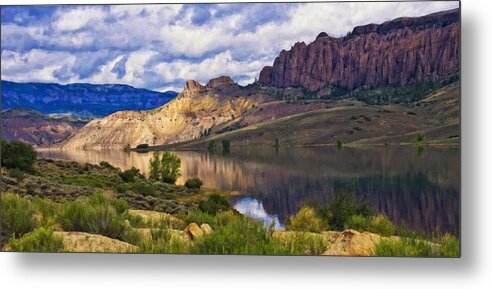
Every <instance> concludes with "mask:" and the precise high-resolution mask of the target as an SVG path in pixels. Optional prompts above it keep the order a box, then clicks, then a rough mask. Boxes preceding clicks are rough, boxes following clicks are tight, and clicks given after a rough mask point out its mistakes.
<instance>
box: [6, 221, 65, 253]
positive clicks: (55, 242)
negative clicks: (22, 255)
mask: <svg viewBox="0 0 492 289" xmlns="http://www.w3.org/2000/svg"><path fill="white" fill-rule="evenodd" d="M9 245H10V248H11V250H12V251H15V252H44V253H53V252H63V251H64V250H65V247H64V245H63V237H61V236H56V235H55V234H54V233H53V230H51V229H46V228H44V227H40V228H38V229H36V230H35V231H33V232H30V233H27V234H25V235H24V236H22V237H20V238H19V239H17V238H13V239H11V240H10V242H9Z"/></svg>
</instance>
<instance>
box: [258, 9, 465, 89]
mask: <svg viewBox="0 0 492 289" xmlns="http://www.w3.org/2000/svg"><path fill="white" fill-rule="evenodd" d="M459 34H460V24H459V10H458V9H456V10H451V11H445V12H441V13H436V14H431V15H428V16H424V17H418V18H400V19H396V20H393V21H389V22H386V23H383V24H381V25H376V24H369V25H365V26H361V27H356V28H354V30H353V32H352V33H351V35H350V36H349V37H346V38H333V37H330V36H328V35H324V34H323V33H321V34H320V35H319V36H318V37H317V39H316V40H315V41H314V42H312V43H310V44H309V45H306V44H305V43H303V42H301V43H296V44H295V45H294V46H293V47H292V48H291V49H290V50H289V51H285V50H284V51H282V52H281V53H280V55H279V56H278V57H277V58H276V59H275V61H274V63H273V67H270V66H267V67H265V68H264V69H263V70H262V72H261V73H260V79H259V82H260V83H262V84H266V85H270V86H274V87H278V88H284V87H295V86H303V87H305V88H308V89H309V90H312V91H315V90H318V89H320V88H322V87H324V86H326V85H333V86H337V87H343V88H347V89H349V90H353V89H356V88H359V87H370V86H378V85H391V84H398V85H404V84H408V83H415V82H416V83H419V82H426V81H437V80H439V79H442V78H444V77H446V76H448V75H450V74H453V73H457V72H458V70H459V46H460V41H459V40H460V35H459ZM320 36H321V37H320Z"/></svg>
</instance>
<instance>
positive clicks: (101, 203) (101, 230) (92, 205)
mask: <svg viewBox="0 0 492 289" xmlns="http://www.w3.org/2000/svg"><path fill="white" fill-rule="evenodd" d="M127 209H128V204H127V203H126V201H124V200H122V199H111V198H108V197H106V196H105V195H103V194H96V195H94V196H91V197H89V198H85V197H84V198H79V199H77V200H76V201H75V202H66V203H64V204H62V208H61V213H60V215H59V222H60V224H61V226H62V228H63V229H64V230H65V231H82V232H87V233H93V234H100V235H104V236H108V237H111V238H116V239H121V238H122V236H123V232H124V229H125V228H124V225H123V222H124V220H125V219H126V218H127V215H126V214H127Z"/></svg>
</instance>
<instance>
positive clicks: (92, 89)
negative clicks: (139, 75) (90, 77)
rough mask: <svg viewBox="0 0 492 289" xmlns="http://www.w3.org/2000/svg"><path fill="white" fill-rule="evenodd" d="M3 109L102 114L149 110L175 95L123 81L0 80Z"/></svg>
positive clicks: (171, 92) (170, 92)
mask: <svg viewBox="0 0 492 289" xmlns="http://www.w3.org/2000/svg"><path fill="white" fill-rule="evenodd" d="M1 91H2V110H5V109H9V108H16V107H22V108H29V109H33V110H37V111H39V112H42V113H45V114H53V113H55V114H66V115H76V116H82V117H90V118H94V117H103V116H106V115H109V114H112V113H114V112H117V111H121V110H149V109H153V108H156V107H160V106H162V105H164V104H166V103H167V102H169V101H170V100H171V99H173V98H174V97H176V95H177V93H176V92H174V91H167V92H163V93H161V92H156V91H151V90H147V89H142V88H135V87H132V86H129V85H124V84H86V83H74V84H66V85H61V84H55V83H34V82H33V83H17V82H11V81H2V86H1Z"/></svg>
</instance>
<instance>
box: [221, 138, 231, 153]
mask: <svg viewBox="0 0 492 289" xmlns="http://www.w3.org/2000/svg"><path fill="white" fill-rule="evenodd" d="M230 153H231V142H230V141H229V140H226V139H223V140H222V154H223V155H228V154H230Z"/></svg>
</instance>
